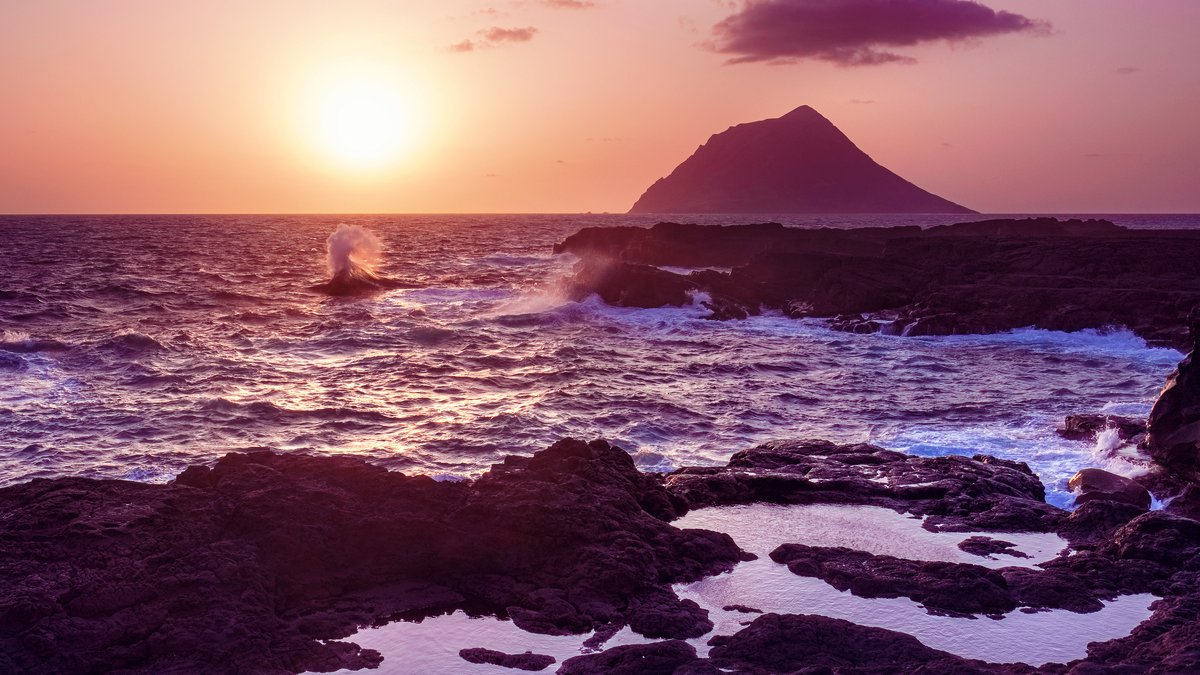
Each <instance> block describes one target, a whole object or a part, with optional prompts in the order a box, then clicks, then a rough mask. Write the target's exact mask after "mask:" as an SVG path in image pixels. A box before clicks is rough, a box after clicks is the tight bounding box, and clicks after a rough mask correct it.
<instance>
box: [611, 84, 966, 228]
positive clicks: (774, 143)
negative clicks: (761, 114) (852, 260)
mask: <svg viewBox="0 0 1200 675" xmlns="http://www.w3.org/2000/svg"><path fill="white" fill-rule="evenodd" d="M630 212H631V213H973V211H971V210H970V209H967V208H964V207H962V206H959V205H958V204H954V203H953V202H949V201H947V200H945V199H942V198H941V197H938V196H937V195H933V194H930V193H928V192H926V191H924V190H922V189H921V188H919V187H917V186H915V185H913V184H912V183H909V182H908V181H906V180H904V179H903V178H901V177H899V176H897V175H896V174H894V173H892V172H891V171H888V170H887V169H885V168H883V167H882V166H880V165H879V164H877V163H876V162H875V161H874V160H872V159H871V158H870V157H868V156H867V155H866V153H864V152H863V151H862V150H859V149H858V148H857V147H856V146H855V145H854V143H852V142H851V141H850V139H848V138H846V136H845V135H844V134H842V132H841V131H839V130H838V129H837V127H835V126H833V124H832V123H830V122H829V120H827V119H825V118H824V117H822V116H821V115H820V114H819V113H818V112H817V111H815V110H813V109H812V108H810V107H808V106H801V107H799V108H797V109H795V110H793V111H792V112H790V113H788V114H787V115H784V116H783V117H780V118H777V119H771V120H763V121H760V122H752V123H750V124H739V125H738V126H735V127H731V128H730V129H728V130H727V131H724V132H722V133H719V134H716V135H714V136H713V137H712V138H710V139H708V143H706V144H704V145H702V146H700V148H699V149H698V150H696V153H695V154H693V155H692V156H691V157H689V158H688V159H687V160H686V161H684V162H683V163H682V164H680V165H679V166H678V167H677V168H676V169H675V170H674V171H673V172H672V173H671V175H670V176H668V177H666V178H662V179H660V180H658V181H657V182H656V183H654V185H652V186H651V187H650V189H648V190H646V193H645V194H643V195H642V197H641V198H640V199H639V200H638V201H637V203H636V204H634V206H633V208H632V209H631V210H630Z"/></svg>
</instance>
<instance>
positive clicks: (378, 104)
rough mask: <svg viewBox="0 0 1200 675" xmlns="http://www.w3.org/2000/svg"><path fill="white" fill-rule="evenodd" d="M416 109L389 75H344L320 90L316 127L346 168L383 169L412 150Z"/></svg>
mask: <svg viewBox="0 0 1200 675" xmlns="http://www.w3.org/2000/svg"><path fill="white" fill-rule="evenodd" d="M412 113H413V111H412V107H411V105H410V104H409V102H408V101H407V100H406V99H405V97H404V96H403V95H402V93H401V91H400V89H399V88H398V87H397V86H396V85H394V84H392V83H390V82H388V81H387V80H386V79H383V78H378V79H374V78H369V77H353V78H345V79H340V80H337V81H334V82H331V83H329V84H328V85H326V86H325V87H324V88H323V90H322V91H321V92H320V93H319V94H318V101H317V109H316V118H315V122H316V127H317V129H316V131H317V134H318V136H319V141H320V144H321V146H322V148H323V150H324V151H325V152H326V153H327V154H328V155H329V156H330V158H331V159H333V160H334V161H336V162H337V163H338V164H339V165H341V166H342V167H344V168H348V169H354V170H370V169H378V168H382V167H384V166H387V165H390V164H392V163H394V162H396V161H398V160H399V159H401V157H402V156H403V155H404V154H405V152H406V151H407V150H409V149H410V148H411V145H412V143H413V140H414V134H415V129H414V124H413V114H412Z"/></svg>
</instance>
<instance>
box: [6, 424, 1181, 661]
mask: <svg viewBox="0 0 1200 675" xmlns="http://www.w3.org/2000/svg"><path fill="white" fill-rule="evenodd" d="M1043 497H1044V490H1043V487H1042V485H1041V483H1040V482H1039V481H1038V479H1037V478H1036V477H1035V476H1034V475H1033V474H1032V472H1030V470H1029V469H1028V467H1026V466H1025V465H1024V464H1020V463H1016V462H1010V461H1003V460H997V459H994V458H990V457H985V456H977V457H974V458H966V457H939V458H920V457H911V456H907V455H904V454H901V453H898V452H892V451H888V450H883V449H880V448H877V447H874V446H870V445H849V446H843V445H836V444H832V443H828V442H824V441H793V442H776V443H769V444H766V445H763V446H760V447H758V448H754V449H752V450H747V451H744V452H739V453H737V454H735V455H734V456H733V457H732V458H731V460H730V462H729V463H728V465H727V466H724V467H707V468H688V469H682V470H680V471H677V472H675V473H672V474H669V475H666V476H660V475H647V474H642V473H640V472H638V471H637V470H636V468H635V467H634V465H633V462H632V460H631V459H630V457H629V456H628V455H627V454H626V453H625V452H624V451H622V450H620V449H619V448H615V447H612V446H610V445H608V444H607V443H604V442H601V441H597V442H592V443H583V442H581V441H573V440H565V441H561V442H559V443H557V444H555V445H554V446H552V447H551V448H549V449H547V450H544V451H542V452H539V453H537V454H536V455H534V456H533V457H528V458H515V457H514V458H509V459H507V460H506V461H505V462H504V463H502V464H498V465H496V466H494V467H493V468H492V469H491V470H490V471H489V472H488V473H486V474H485V475H484V476H482V477H481V478H479V479H478V480H476V481H473V482H462V483H451V482H435V481H433V480H431V479H429V478H425V477H407V476H404V475H402V474H398V473H392V472H388V471H385V470H383V469H380V468H377V467H373V466H370V465H368V464H366V463H364V462H362V461H360V460H357V459H352V458H344V457H341V458H316V457H307V456H281V455H274V454H269V453H258V454H249V455H241V454H231V455H228V456H226V457H225V458H223V459H221V460H220V461H219V462H217V463H216V465H215V466H213V467H211V468H205V467H194V468H192V469H189V470H188V471H186V472H184V473H183V474H182V475H181V476H179V478H178V479H177V480H176V481H175V482H173V483H171V484H168V485H145V484H138V483H129V482H122V481H99V480H87V479H58V480H35V481H32V482H30V483H26V484H24V485H19V486H14V487H10V488H5V489H3V490H0V671H3V672H29V673H86V672H108V671H122V672H131V673H151V672H154V673H158V672H208V673H233V672H241V673H246V672H267V673H284V672H299V671H304V670H317V671H328V670H333V669H337V668H344V667H349V668H362V667H370V666H374V665H377V664H378V663H379V660H380V657H379V655H378V654H377V653H375V652H372V651H370V650H364V649H361V648H359V647H358V646H356V645H354V644H351V643H349V642H343V641H339V639H341V638H345V637H346V636H348V635H350V634H351V633H353V631H354V630H355V629H356V628H358V627H359V626H362V625H369V624H372V623H374V622H378V621H382V620H387V619H389V618H394V617H410V618H415V617H420V616H429V615H432V614H438V613H444V612H446V611H449V610H452V609H455V608H468V609H470V610H471V611H474V612H480V613H488V614H496V615H498V616H506V617H509V618H511V619H512V620H513V621H514V622H515V623H516V624H517V625H518V626H520V627H522V628H524V629H526V630H529V631H534V632H540V633H551V634H557V633H583V632H587V631H590V630H592V629H597V628H599V629H602V630H601V632H606V633H607V634H609V635H611V634H612V633H613V632H615V628H616V627H619V626H620V625H623V624H625V625H629V626H630V627H631V628H632V629H633V630H634V631H636V632H638V633H641V634H642V635H645V636H647V637H648V638H653V639H654V640H657V641H656V642H653V643H652V644H648V645H635V646H628V647H616V648H613V649H610V650H607V651H601V652H599V653H596V654H589V655H583V656H580V657H577V658H572V659H570V660H568V661H566V662H565V663H563V664H561V669H560V671H559V672H563V673H675V674H678V675H683V674H689V673H690V674H699V673H708V674H711V673H716V672H723V671H724V672H728V671H730V670H733V671H735V672H744V673H777V672H794V671H804V670H805V669H811V668H814V667H823V668H828V669H829V670H828V671H824V672H840V673H858V672H879V669H880V668H884V669H886V670H887V672H896V673H916V672H925V673H928V672H979V673H1025V672H1031V671H1033V670H1034V669H1032V668H1030V667H1027V666H1019V665H1018V666H1012V665H1009V666H1003V665H995V664H987V663H983V662H979V661H968V660H965V659H962V658H960V657H957V656H954V655H952V654H947V653H944V652H939V651H936V650H932V649H928V648H926V647H924V646H923V645H920V644H919V643H918V642H917V641H916V640H914V639H913V638H912V637H910V636H907V635H903V634H900V633H896V632H892V631H887V630H882V629H878V628H866V627H862V626H855V625H853V624H847V623H846V622H844V621H838V620H835V619H829V618H826V617H820V616H811V615H806V614H804V608H797V613H796V614H794V615H778V614H766V615H762V614H755V613H750V614H748V615H747V617H748V618H747V620H748V621H750V623H749V625H747V626H746V628H745V629H743V630H741V631H740V632H737V633H736V634H734V635H726V636H717V637H714V638H712V644H713V645H714V648H713V649H712V652H711V654H710V655H709V656H708V657H707V658H700V657H698V656H697V654H696V652H695V649H694V648H693V647H692V646H691V645H689V644H688V643H686V642H683V641H682V640H686V639H689V638H695V637H698V636H701V635H704V634H706V633H707V632H708V631H709V630H711V628H712V623H711V621H709V619H708V617H707V616H706V612H705V611H704V610H703V609H701V608H700V607H699V606H697V605H696V604H695V603H692V602H690V601H680V600H679V598H678V597H677V596H676V595H675V594H674V592H673V590H672V584H674V583H678V582H684V581H689V580H695V579H699V578H701V577H704V576H706V575H711V574H715V573H718V572H721V571H725V570H728V569H731V568H732V567H733V566H734V565H736V564H737V563H738V562H739V561H740V560H743V559H744V558H745V557H746V554H744V553H743V552H741V551H740V550H738V548H737V546H736V545H735V544H734V543H733V541H732V540H731V539H730V538H729V537H728V536H727V535H724V534H717V533H713V532H706V531H703V530H679V529H676V528H675V527H673V526H671V525H670V524H669V522H670V521H671V520H673V519H674V518H676V517H678V516H679V515H681V514H683V513H685V512H686V511H687V510H689V509H694V508H702V507H708V506H714V505H723V504H743V503H752V502H756V501H766V502H771V503H778V504H814V503H830V504H869V505H875V506H883V507H887V508H892V509H896V510H899V511H905V512H910V513H914V514H919V515H923V516H925V517H926V527H928V528H938V529H948V530H954V531H967V530H982V531H993V532H1004V531H1034V532H1058V533H1060V534H1061V535H1062V536H1064V537H1065V538H1067V539H1068V540H1069V541H1071V542H1072V545H1073V546H1074V547H1075V548H1076V549H1077V550H1076V552H1074V553H1073V554H1072V555H1069V556H1067V555H1064V556H1060V557H1059V558H1057V559H1055V560H1052V561H1050V562H1049V563H1046V564H1044V565H1043V566H1042V569H1041V570H1040V571H1039V570H1037V569H1026V568H1015V567H1013V568H1003V569H1000V570H990V569H986V568H983V567H979V566H975V565H969V564H965V565H963V564H959V565H950V564H941V563H922V562H916V561H907V560H902V559H897V558H887V556H871V555H870V554H866V553H863V552H860V551H852V550H849V549H836V548H820V547H805V546H796V545H784V546H782V547H780V548H779V549H777V550H776V551H774V552H772V554H771V557H772V558H773V559H775V560H777V561H779V562H780V563H783V564H787V565H788V567H789V569H791V570H792V571H793V572H794V573H797V574H804V575H813V576H818V577H820V578H822V579H827V580H828V581H829V582H830V583H832V584H834V585H835V586H838V587H843V586H844V587H846V588H849V589H851V591H852V592H854V593H856V594H860V595H864V596H866V597H900V596H905V597H911V598H913V599H914V600H917V601H918V602H922V603H924V604H925V605H926V607H927V608H928V609H929V610H930V611H939V612H950V613H959V614H972V615H974V614H1003V613H1005V612H1009V611H1014V610H1015V611H1020V610H1019V609H1018V608H1025V609H1030V608H1032V609H1037V608H1066V609H1068V610H1070V611H1082V612H1087V611H1094V610H1096V609H1098V608H1099V606H1100V602H1101V601H1103V600H1109V599H1112V598H1114V597H1116V596H1118V595H1123V594H1128V593H1141V592H1150V593H1154V594H1156V595H1159V596H1161V598H1162V599H1161V600H1160V601H1158V602H1157V603H1156V604H1155V605H1154V615H1153V616H1152V617H1151V619H1150V620H1149V621H1147V622H1146V623H1144V624H1143V625H1142V626H1141V627H1139V628H1138V629H1137V630H1135V631H1134V633H1133V634H1132V635H1131V636H1129V637H1127V638H1124V639H1120V640H1115V641H1111V642H1106V643H1102V644H1094V645H1092V646H1091V648H1090V651H1089V657H1088V659H1086V660H1084V661H1081V662H1077V663H1073V664H1063V665H1051V666H1047V667H1045V668H1043V669H1041V671H1042V672H1048V673H1066V672H1071V673H1078V674H1080V675H1082V674H1083V673H1093V672H1101V671H1104V672H1110V671H1115V672H1195V671H1196V670H1197V669H1200V522H1197V521H1196V520H1193V519H1191V518H1189V517H1186V516H1187V515H1190V512H1187V513H1185V512H1182V511H1181V512H1170V511H1169V512H1163V511H1146V509H1145V508H1143V507H1141V506H1139V505H1134V504H1128V503H1121V502H1115V501H1107V500H1099V499H1098V500H1095V501H1091V502H1089V503H1087V504H1084V505H1083V506H1082V507H1080V508H1079V509H1078V510H1077V511H1075V512H1073V513H1067V512H1064V511H1061V510H1059V509H1056V508H1054V507H1052V506H1050V505H1048V504H1046V503H1045V502H1044V501H1043ZM1188 508H1190V507H1188ZM965 543H967V542H965ZM1004 544H1005V543H1004V542H1003V541H1001V540H996V539H986V538H976V539H973V540H972V541H971V542H969V548H970V549H973V550H976V551H977V554H980V555H984V554H989V553H992V554H998V555H1003V551H1004V549H1005V545H1004ZM864 556H867V558H864ZM747 609H748V611H750V612H752V611H753V610H750V609H749V608H747ZM601 641H602V639H601ZM462 654H463V656H462V658H463V659H464V660H469V661H472V662H491V663H498V662H506V663H511V664H514V665H517V667H537V666H539V665H545V663H547V662H546V660H545V658H544V657H542V658H540V659H539V658H538V657H537V655H529V654H514V655H510V654H503V653H499V652H493V651H490V650H483V649H464V650H463V652H462ZM386 665H387V666H388V667H389V668H391V669H394V670H395V669H399V670H401V671H403V668H404V664H403V663H388V664H386ZM806 672H807V671H806Z"/></svg>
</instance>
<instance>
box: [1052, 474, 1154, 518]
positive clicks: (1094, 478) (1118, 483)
mask: <svg viewBox="0 0 1200 675" xmlns="http://www.w3.org/2000/svg"><path fill="white" fill-rule="evenodd" d="M1067 488H1068V489H1070V490H1072V491H1078V492H1079V495H1078V496H1076V497H1075V503H1076V504H1086V503H1088V502H1092V501H1097V500H1107V501H1112V502H1124V503H1126V504H1132V505H1133V506H1137V507H1138V508H1142V509H1148V508H1150V493H1149V492H1148V491H1147V490H1146V488H1144V487H1142V485H1141V484H1140V483H1138V482H1137V481H1135V480H1132V479H1130V478H1126V477H1124V476H1118V475H1116V474H1113V473H1109V472H1107V471H1105V470H1103V469H1082V470H1080V471H1079V472H1077V473H1076V474H1075V475H1074V476H1071V479H1070V480H1069V481H1067Z"/></svg>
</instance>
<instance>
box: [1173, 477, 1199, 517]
mask: <svg viewBox="0 0 1200 675" xmlns="http://www.w3.org/2000/svg"><path fill="white" fill-rule="evenodd" d="M1167 512H1168V513H1171V514H1173V515H1176V516H1183V517H1184V518H1191V519H1192V520H1200V485H1189V486H1187V488H1185V489H1184V491H1183V492H1182V493H1181V494H1179V495H1177V496H1176V497H1175V498H1173V499H1172V500H1171V503H1170V504H1168V505H1167Z"/></svg>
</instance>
